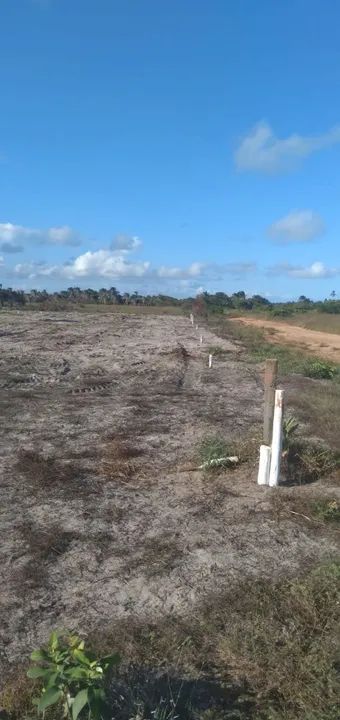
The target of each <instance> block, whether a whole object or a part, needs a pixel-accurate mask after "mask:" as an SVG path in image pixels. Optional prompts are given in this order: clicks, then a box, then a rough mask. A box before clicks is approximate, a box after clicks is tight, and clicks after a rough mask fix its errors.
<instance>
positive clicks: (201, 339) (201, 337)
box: [200, 335, 203, 345]
mask: <svg viewBox="0 0 340 720" xmlns="http://www.w3.org/2000/svg"><path fill="white" fill-rule="evenodd" d="M200 345H203V335H201V336H200Z"/></svg>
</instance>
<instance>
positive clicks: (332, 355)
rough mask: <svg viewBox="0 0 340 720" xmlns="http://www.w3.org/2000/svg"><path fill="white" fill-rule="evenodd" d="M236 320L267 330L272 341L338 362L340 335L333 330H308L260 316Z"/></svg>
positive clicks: (339, 356)
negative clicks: (263, 318) (293, 346)
mask: <svg viewBox="0 0 340 720" xmlns="http://www.w3.org/2000/svg"><path fill="white" fill-rule="evenodd" d="M237 322H241V323H243V324H244V325H251V326H253V327H258V328H261V329H262V330H265V331H267V333H268V334H270V340H271V342H273V343H275V342H277V343H280V344H282V343H286V344H288V345H295V346H296V347H298V348H299V349H301V350H304V351H305V352H307V353H309V354H311V355H315V356H317V357H321V358H325V359H326V360H332V361H333V362H336V363H340V335H336V334H335V332H322V331H321V330H309V329H308V328H303V327H299V326H297V325H289V324H288V323H286V322H283V321H277V322H276V321H275V320H274V321H272V320H262V318H248V317H247V318H246V317H238V318H237ZM273 331H275V332H274V333H273Z"/></svg>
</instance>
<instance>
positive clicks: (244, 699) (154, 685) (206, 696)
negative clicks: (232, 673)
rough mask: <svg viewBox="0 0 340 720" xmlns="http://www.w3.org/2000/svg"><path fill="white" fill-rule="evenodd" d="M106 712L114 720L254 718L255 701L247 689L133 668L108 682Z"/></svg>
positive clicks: (247, 719) (245, 719)
mask: <svg viewBox="0 0 340 720" xmlns="http://www.w3.org/2000/svg"><path fill="white" fill-rule="evenodd" d="M108 694H109V704H110V711H111V713H112V715H113V717H115V718H116V720H130V719H131V718H135V717H138V716H139V717H141V718H145V719H146V720H149V718H150V719H152V718H153V719H154V720H160V719H161V720H175V718H178V719H179V720H198V718H200V717H202V718H203V717H205V716H206V717H208V715H205V714H206V713H207V711H209V718H216V720H218V719H219V718H221V720H222V718H223V719H224V718H225V719H226V718H230V720H231V718H239V719H240V720H241V719H242V718H243V719H244V720H251V718H252V717H254V714H255V707H256V703H255V697H254V695H253V694H252V693H251V692H250V690H249V688H247V687H245V686H242V685H235V684H232V683H228V682H217V681H216V680H214V679H212V678H211V679H209V678H206V679H188V678H181V677H180V676H178V675H176V674H175V673H174V674H171V673H169V672H166V673H165V672H164V671H163V672H162V671H161V672H159V671H158V672H157V671H156V670H152V669H148V668H144V667H133V668H129V670H128V671H126V673H124V675H123V676H120V677H115V678H113V679H112V681H111V683H110V687H109V693H108Z"/></svg>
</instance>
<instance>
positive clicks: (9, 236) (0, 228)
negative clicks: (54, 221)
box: [0, 222, 80, 252]
mask: <svg viewBox="0 0 340 720" xmlns="http://www.w3.org/2000/svg"><path fill="white" fill-rule="evenodd" d="M25 242H26V243H29V242H34V243H38V244H39V245H73V246H74V245H79V242H80V240H79V237H78V235H77V233H76V232H75V231H74V230H72V228H70V227H69V226H68V225H62V226H60V227H50V228H47V229H46V230H41V229H37V228H29V227H25V226H23V225H14V224H13V223H9V222H6V223H0V244H1V247H3V248H4V252H20V251H21V250H22V249H23V243H25ZM5 248H6V250H5Z"/></svg>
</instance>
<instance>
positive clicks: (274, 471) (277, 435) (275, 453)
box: [269, 390, 284, 487]
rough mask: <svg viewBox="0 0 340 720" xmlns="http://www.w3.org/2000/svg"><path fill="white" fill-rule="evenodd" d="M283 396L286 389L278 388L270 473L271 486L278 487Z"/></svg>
mask: <svg viewBox="0 0 340 720" xmlns="http://www.w3.org/2000/svg"><path fill="white" fill-rule="evenodd" d="M283 398H284V391H283V390H276V391H275V406H274V422H273V440H272V457H271V462H270V473H269V486H270V487H276V485H278V484H279V477H280V465H281V454H282V425H283Z"/></svg>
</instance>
